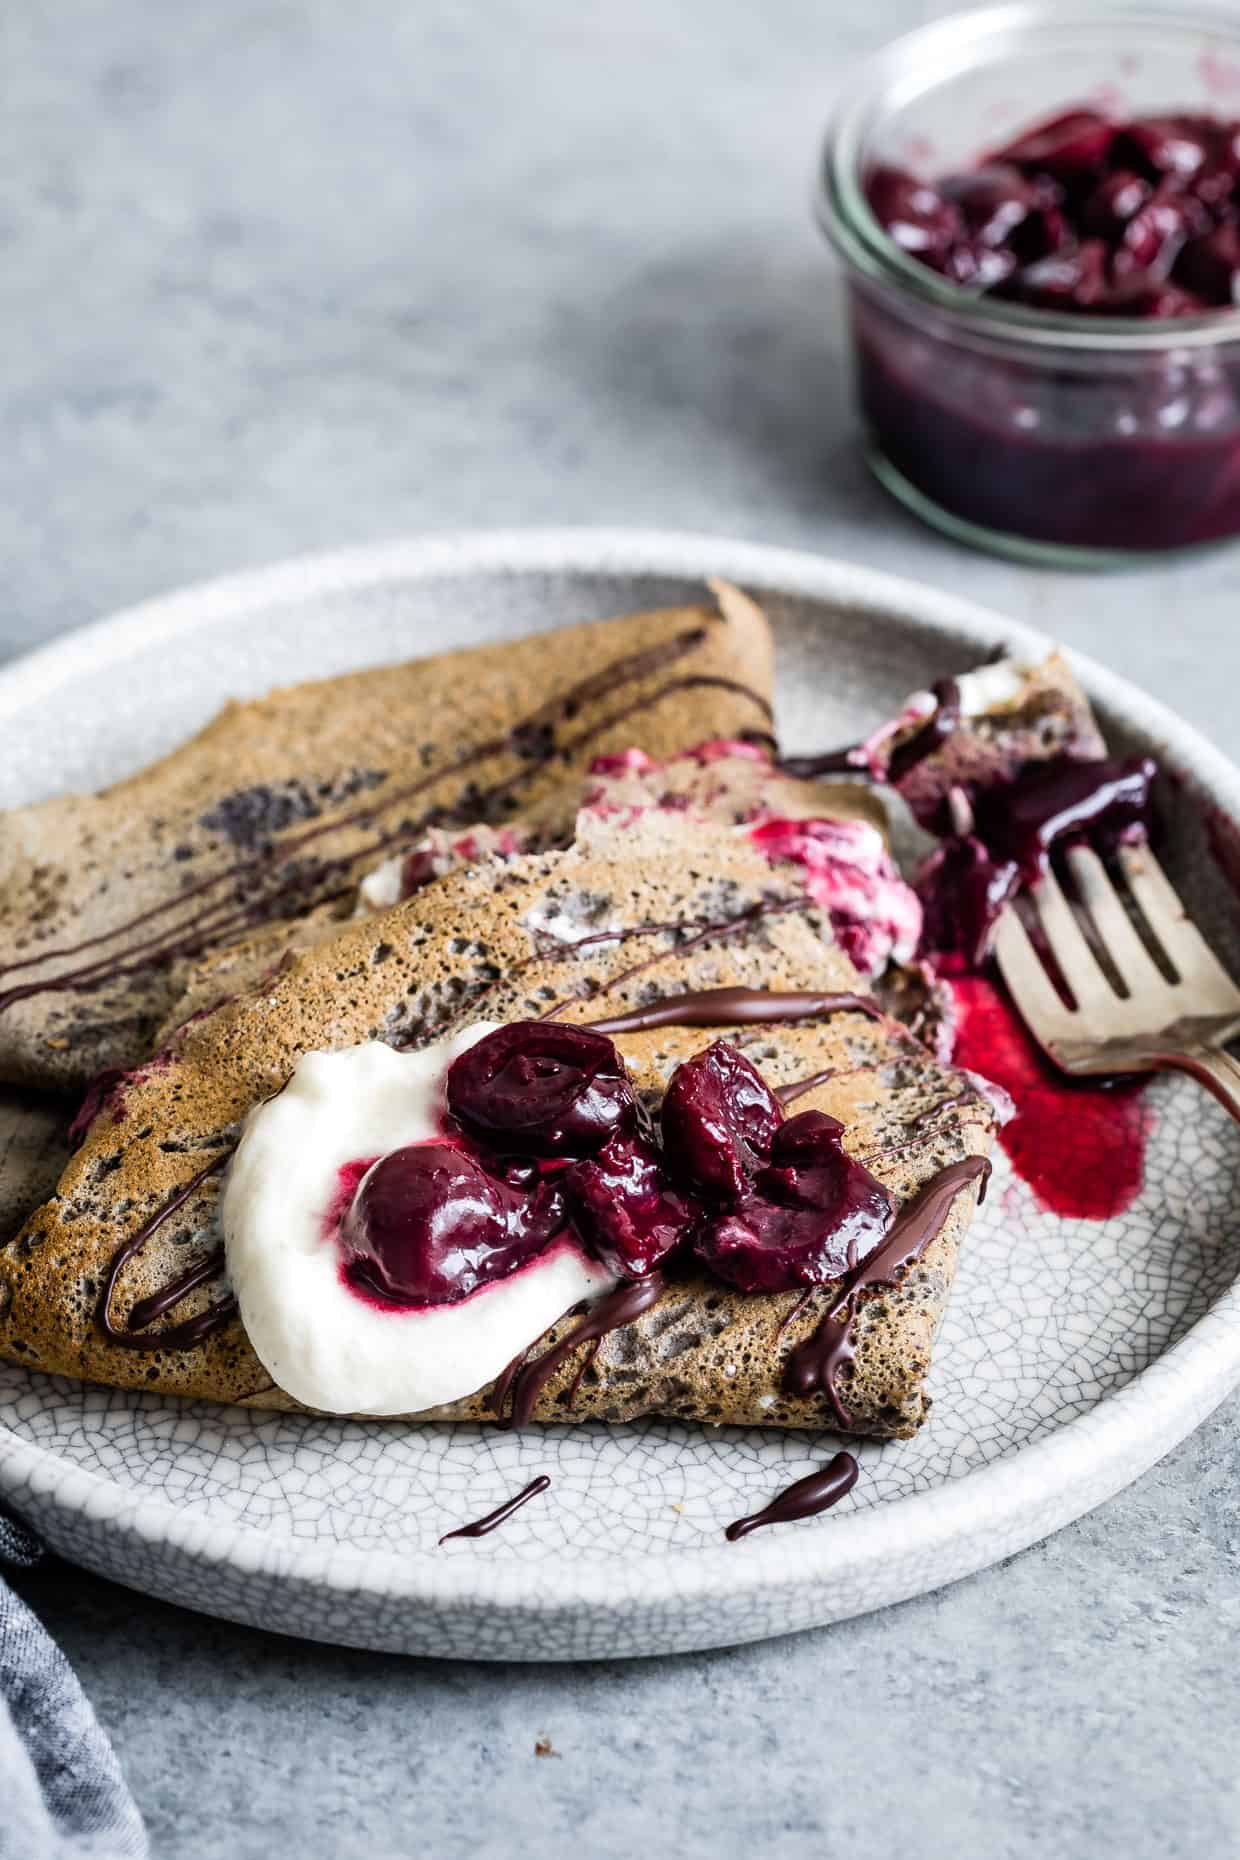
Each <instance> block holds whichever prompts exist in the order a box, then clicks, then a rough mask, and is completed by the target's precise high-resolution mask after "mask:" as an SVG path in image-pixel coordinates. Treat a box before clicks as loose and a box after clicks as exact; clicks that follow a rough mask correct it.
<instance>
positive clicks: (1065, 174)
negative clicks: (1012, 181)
mask: <svg viewBox="0 0 1240 1860" xmlns="http://www.w3.org/2000/svg"><path fill="white" fill-rule="evenodd" d="M1114 136H1115V126H1114V124H1113V123H1112V122H1111V121H1110V120H1109V119H1108V118H1107V117H1105V116H1101V115H1099V113H1098V111H1097V110H1066V111H1065V112H1064V113H1063V115H1062V116H1055V117H1052V118H1051V120H1050V121H1049V122H1046V123H1039V124H1037V125H1036V126H1035V127H1034V128H1033V129H1027V130H1026V131H1025V132H1024V134H1023V135H1020V136H1017V138H1016V140H1015V141H1014V142H1009V143H1008V145H1007V147H1006V148H1002V149H999V150H997V151H996V153H995V154H994V155H992V156H991V157H990V160H991V161H992V162H1010V163H1011V164H1012V165H1013V166H1014V167H1017V168H1023V169H1024V170H1025V171H1026V173H1033V174H1046V175H1051V176H1053V178H1054V179H1055V180H1057V181H1065V182H1067V181H1075V180H1077V179H1078V178H1079V177H1080V176H1081V175H1087V174H1090V173H1092V172H1093V171H1094V170H1095V169H1096V168H1099V167H1101V165H1102V163H1103V162H1104V161H1105V160H1106V157H1107V154H1108V152H1109V151H1110V147H1111V143H1112V141H1113V139H1114Z"/></svg>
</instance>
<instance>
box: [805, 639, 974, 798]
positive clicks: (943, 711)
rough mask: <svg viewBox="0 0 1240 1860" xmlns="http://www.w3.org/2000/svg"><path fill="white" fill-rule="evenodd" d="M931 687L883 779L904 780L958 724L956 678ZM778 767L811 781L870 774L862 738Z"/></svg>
mask: <svg viewBox="0 0 1240 1860" xmlns="http://www.w3.org/2000/svg"><path fill="white" fill-rule="evenodd" d="M988 662H989V661H988ZM930 689H931V691H932V692H933V693H934V698H935V707H934V709H933V710H932V711H931V713H930V715H929V716H928V717H927V718H926V721H925V722H924V723H923V724H922V726H921V728H920V729H918V730H916V731H914V733H913V735H912V736H910V737H907V738H906V739H905V741H904V742H903V743H898V744H897V745H896V747H895V748H894V749H893V750H892V752H891V755H890V758H889V759H888V763H887V771H886V780H887V781H889V782H890V783H892V784H893V785H895V784H897V783H899V782H901V781H903V780H904V777H905V776H906V775H908V774H910V773H911V772H912V770H913V769H915V768H916V767H917V765H918V763H919V762H924V761H925V759H926V757H927V756H931V755H933V754H934V752H935V750H936V749H941V748H942V746H943V744H944V743H945V742H946V741H947V739H948V737H949V736H951V735H952V733H953V732H954V731H955V730H956V729H957V728H958V726H959V723H960V686H959V685H958V684H957V683H956V680H955V679H954V678H940V679H939V680H938V682H937V683H936V684H933V685H931V687H930ZM778 768H779V771H780V773H781V774H783V775H791V776H794V777H795V778H796V779H798V780H801V781H812V780H813V779H814V777H815V776H817V775H851V776H852V777H853V778H854V780H856V781H865V780H866V779H867V778H870V777H872V775H873V770H872V769H871V767H870V763H869V759H868V757H867V755H866V745H865V742H864V741H862V742H859V743H847V744H846V745H845V746H844V748H843V749H829V750H828V751H827V753H826V754H825V755H822V756H783V757H781V759H780V761H779V763H778Z"/></svg>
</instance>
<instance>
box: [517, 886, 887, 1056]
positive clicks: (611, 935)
mask: <svg viewBox="0 0 1240 1860" xmlns="http://www.w3.org/2000/svg"><path fill="white" fill-rule="evenodd" d="M816 908H817V907H816V905H815V903H814V900H813V899H812V898H810V897H807V896H802V897H799V898H769V899H764V900H763V902H762V903H760V904H751V905H750V907H749V909H748V910H746V911H741V912H740V913H739V915H738V916H736V917H724V918H721V919H720V920H719V921H718V922H717V923H708V924H703V925H702V927H701V929H699V930H697V931H696V934H695V935H693V936H691V937H686V938H685V940H684V942H683V943H673V944H671V945H670V946H669V947H668V948H667V949H661V950H659V951H658V952H657V953H656V954H655V955H653V956H647V957H646V959H645V960H644V961H643V962H634V963H632V964H630V966H629V967H628V968H627V969H621V970H620V972H619V973H618V974H617V975H612V976H609V977H608V978H607V980H606V982H604V984H603V985H602V987H601V988H599V989H598V990H597V991H596V992H595V993H594V994H579V995H565V996H564V998H563V1000H561V1001H557V1002H556V1003H555V1005H554V1007H550V1008H548V1009H547V1011H546V1013H545V1014H540V1015H539V1017H538V1018H539V1019H540V1020H555V1019H556V1017H557V1015H560V1014H563V1013H564V1012H565V1011H566V1010H567V1009H568V1008H570V1007H572V1006H574V1004H575V1003H577V1002H589V1001H594V1000H602V999H603V998H604V997H605V996H607V995H609V994H611V993H612V992H613V991H614V990H615V989H617V988H620V987H622V986H623V985H624V983H625V982H631V981H632V980H633V978H634V976H637V975H645V973H646V972H647V970H649V969H653V968H656V967H657V966H658V965H659V963H661V962H669V961H670V960H671V958H672V957H673V956H683V955H685V954H686V952H687V951H689V950H691V949H698V948H700V947H701V945H702V944H703V943H709V942H711V941H713V939H714V938H715V937H726V936H737V935H739V934H740V933H741V932H742V931H744V930H749V929H752V927H753V926H754V925H755V924H756V923H759V922H760V921H761V920H762V918H764V917H779V916H783V915H785V914H786V913H788V912H790V911H811V910H814V909H816ZM695 921H696V920H690V921H688V922H682V923H667V924H634V925H633V926H632V927H630V928H625V929H621V930H600V931H598V932H597V933H596V934H595V935H593V936H589V937H581V938H580V939H579V940H578V941H577V942H576V943H574V944H573V945H572V947H571V950H569V951H566V952H565V953H566V956H570V955H573V954H575V953H576V951H577V950H579V949H584V948H586V947H587V946H588V945H589V944H591V943H626V942H628V940H629V938H630V937H635V936H652V935H655V934H657V933H659V932H666V933H668V934H672V933H675V932H677V931H680V930H687V929H690V928H693V927H694V924H695ZM756 992H758V993H762V992H763V991H762V990H758V991H756ZM876 1005H877V1004H876ZM878 1011H879V1012H880V1013H881V1009H879V1010H878ZM707 1024H709V1023H707Z"/></svg>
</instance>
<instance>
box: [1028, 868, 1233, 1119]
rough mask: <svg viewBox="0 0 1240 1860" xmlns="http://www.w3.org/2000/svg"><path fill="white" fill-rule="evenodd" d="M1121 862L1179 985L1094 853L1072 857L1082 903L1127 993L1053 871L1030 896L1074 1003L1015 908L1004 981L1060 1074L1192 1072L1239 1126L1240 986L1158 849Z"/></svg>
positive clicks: (1130, 887) (1138, 906)
mask: <svg viewBox="0 0 1240 1860" xmlns="http://www.w3.org/2000/svg"><path fill="white" fill-rule="evenodd" d="M1117 856H1118V861H1119V864H1120V867H1121V869H1122V871H1123V874H1124V879H1125V882H1126V884H1127V887H1128V890H1129V892H1130V893H1131V896H1132V899H1133V901H1134V902H1135V904H1136V906H1137V908H1138V910H1139V911H1140V913H1141V916H1142V917H1143V918H1144V920H1145V923H1146V924H1147V926H1148V928H1149V931H1150V934H1151V936H1152V937H1153V939H1154V941H1155V942H1156V943H1157V944H1158V946H1159V948H1160V949H1161V950H1162V952H1163V954H1164V956H1165V957H1166V960H1167V964H1168V966H1169V967H1170V968H1171V970H1172V971H1173V972H1174V974H1175V976H1176V980H1175V981H1174V982H1172V981H1169V980H1168V979H1167V977H1166V975H1164V974H1163V972H1162V970H1161V969H1160V967H1159V965H1158V964H1157V963H1156V962H1155V961H1154V958H1153V957H1152V956H1151V955H1150V952H1149V950H1148V949H1147V948H1146V946H1145V943H1144V941H1143V940H1142V938H1141V936H1140V935H1139V934H1138V932H1137V930H1136V929H1135V928H1134V927H1133V922H1132V919H1131V917H1130V916H1129V914H1128V911H1127V910H1126V909H1125V906H1124V904H1123V902H1122V900H1121V898H1120V895H1119V892H1118V891H1117V890H1116V888H1115V886H1114V885H1113V884H1112V882H1111V879H1110V876H1109V874H1108V872H1107V869H1106V867H1105V866H1104V864H1103V862H1102V860H1101V859H1100V858H1099V857H1098V855H1097V853H1096V852H1094V851H1093V850H1092V849H1091V848H1090V847H1086V846H1077V847H1072V848H1071V849H1070V850H1069V851H1068V852H1067V854H1066V855H1065V857H1066V860H1067V864H1068V868H1069V870H1070V872H1071V874H1072V879H1073V882H1074V884H1075V886H1076V890H1077V896H1078V899H1079V903H1080V905H1081V907H1082V908H1083V909H1084V911H1085V913H1086V915H1087V916H1088V918H1089V921H1090V924H1091V926H1092V928H1093V932H1094V935H1095V936H1096V938H1097V944H1098V947H1099V948H1100V949H1101V950H1102V951H1103V952H1105V956H1106V959H1107V962H1108V963H1109V964H1110V966H1111V967H1112V969H1113V970H1114V971H1115V975H1116V976H1117V977H1118V979H1119V981H1120V982H1121V983H1122V984H1123V992H1122V993H1121V991H1120V989H1119V988H1117V987H1116V986H1115V984H1114V982H1113V981H1112V979H1111V978H1110V977H1109V976H1108V975H1107V972H1106V970H1105V969H1104V967H1103V965H1102V963H1101V962H1099V960H1098V957H1097V955H1096V954H1095V951H1094V949H1093V948H1092V947H1091V944H1090V939H1089V938H1088V937H1087V936H1086V934H1085V932H1084V930H1083V929H1082V927H1081V923H1080V921H1079V919H1078V916H1077V913H1076V911H1075V910H1074V909H1073V907H1072V905H1071V904H1069V902H1068V900H1067V898H1066V897H1065V896H1064V893H1063V888H1062V887H1061V885H1060V884H1059V881H1058V880H1057V879H1056V878H1055V877H1054V875H1053V874H1052V873H1048V874H1047V875H1046V877H1045V878H1043V879H1040V880H1039V881H1038V883H1037V884H1036V885H1034V886H1032V887H1031V889H1030V891H1029V893H1028V896H1029V898H1030V899H1031V900H1032V902H1033V906H1034V908H1035V910H1036V912H1037V916H1038V922H1039V924H1040V926H1041V930H1042V934H1043V936H1044V937H1045V939H1046V943H1047V946H1048V948H1049V950H1050V953H1051V955H1052V956H1053V958H1054V960H1055V963H1056V965H1057V967H1058V969H1059V972H1060V974H1061V976H1062V978H1063V980H1064V981H1065V982H1066V983H1067V985H1068V988H1069V989H1070V991H1071V993H1072V997H1073V1000H1074V1001H1075V1004H1076V1005H1075V1007H1069V1006H1068V1005H1067V1003H1066V1002H1065V1001H1064V1000H1063V998H1062V996H1061V994H1060V992H1059V990H1058V989H1057V988H1056V986H1055V984H1054V982H1053V981H1052V980H1051V977H1050V975H1049V974H1048V972H1047V969H1046V966H1045V964H1044V963H1043V961H1042V958H1041V957H1040V956H1039V954H1038V952H1037V949H1036V948H1035V946H1034V943H1033V940H1032V939H1031V937H1030V935H1029V932H1028V931H1027V930H1026V928H1025V926H1024V924H1023V923H1022V922H1021V920H1020V917H1019V916H1018V915H1017V913H1016V910H1015V909H1014V908H1013V907H1012V906H1011V905H1009V906H1008V908H1007V909H1006V910H1005V911H1004V912H1003V915H1002V916H1001V917H1000V919H999V922H998V925H997V927H996V931H995V944H994V950H995V957H996V960H997V961H998V964H999V970H1000V973H1001V974H1002V976H1003V979H1004V981H1005V982H1006V983H1007V986H1008V988H1009V990H1010V991H1011V995H1012V998H1013V1000H1014V1001H1015V1003H1016V1005H1017V1007H1018V1008H1019V1009H1020V1012H1021V1014H1022V1015H1023V1016H1024V1018H1025V1020H1026V1021H1027V1023H1028V1025H1029V1029H1030V1031H1031V1033H1032V1034H1033V1036H1034V1038H1035V1039H1036V1040H1037V1042H1038V1044H1039V1045H1040V1046H1041V1047H1042V1049H1043V1051H1044V1052H1045V1053H1047V1054H1048V1056H1049V1057H1050V1058H1051V1059H1052V1060H1053V1061H1054V1063H1055V1064H1056V1065H1057V1066H1059V1067H1060V1068H1061V1070H1062V1071H1064V1072H1068V1073H1071V1074H1073V1075H1077V1076H1088V1075H1090V1074H1098V1073H1107V1072H1109V1073H1119V1072H1163V1071H1172V1072H1187V1073H1190V1074H1191V1075H1192V1077H1193V1078H1195V1079H1198V1080H1200V1082H1201V1083H1202V1084H1203V1085H1205V1086H1206V1087H1208V1089H1209V1090H1210V1091H1212V1092H1213V1093H1214V1095H1215V1097H1216V1098H1218V1099H1219V1100H1220V1101H1221V1102H1222V1103H1223V1104H1225V1105H1226V1107H1227V1109H1228V1110H1229V1111H1230V1112H1231V1114H1232V1116H1233V1117H1235V1118H1237V1119H1240V1061H1237V1060H1235V1059H1233V1058H1232V1056H1231V1054H1230V1053H1227V1052H1225V1051H1224V1050H1223V1046H1224V1042H1225V1041H1227V1040H1229V1039H1231V1038H1232V1037H1233V1036H1234V1035H1235V1034H1236V1033H1238V1032H1240V988H1237V986H1236V984H1235V983H1234V982H1233V981H1232V979H1231V977H1230V976H1229V975H1228V973H1227V971H1226V969H1224V967H1223V965H1222V963H1220V962H1219V960H1218V958H1217V956H1215V954H1214V952H1213V950H1211V948H1210V946H1209V944H1208V943H1207V942H1206V940H1205V938H1204V937H1203V936H1202V934H1201V932H1200V931H1199V930H1198V928H1197V926H1196V924H1194V923H1193V921H1192V919H1191V918H1190V917H1189V915H1188V912H1187V911H1186V910H1185V909H1184V906H1183V904H1182V903H1181V901H1180V898H1179V897H1178V895H1177V894H1176V891H1175V888H1174V887H1173V886H1172V884H1171V882H1170V880H1169V879H1168V877H1167V875H1166V873H1165V872H1164V871H1163V869H1162V867H1161V866H1160V865H1159V864H1158V861H1157V860H1156V859H1155V858H1154V855H1153V854H1152V853H1151V852H1150V850H1149V848H1148V847H1147V846H1122V847H1120V848H1119V851H1118V855H1117Z"/></svg>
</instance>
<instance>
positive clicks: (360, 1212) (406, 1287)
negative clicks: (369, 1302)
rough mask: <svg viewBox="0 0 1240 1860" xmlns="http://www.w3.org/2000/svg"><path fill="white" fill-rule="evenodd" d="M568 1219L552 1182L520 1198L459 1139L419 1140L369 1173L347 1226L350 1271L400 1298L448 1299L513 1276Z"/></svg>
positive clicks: (378, 1292) (369, 1288)
mask: <svg viewBox="0 0 1240 1860" xmlns="http://www.w3.org/2000/svg"><path fill="white" fill-rule="evenodd" d="M563 1225H564V1200H563V1196H562V1194H561V1193H560V1191H559V1190H558V1188H557V1187H556V1186H555V1185H554V1184H551V1183H544V1184H541V1185H540V1187H539V1189H538V1190H537V1192H536V1193H535V1194H534V1195H532V1196H523V1195H518V1194H515V1193H514V1192H513V1191H512V1190H511V1189H508V1188H506V1187H505V1185H504V1184H503V1183H501V1182H498V1181H496V1180H495V1179H494V1178H493V1177H492V1176H490V1175H488V1174H487V1172H486V1171H485V1170H484V1169H483V1168H482V1166H481V1165H480V1164H479V1163H478V1162H476V1161H475V1160H474V1159H473V1157H471V1156H469V1155H467V1154H466V1152H465V1151H464V1150H461V1149H457V1148H455V1147H454V1146H453V1145H452V1144H449V1143H411V1144H408V1145H407V1146H406V1147H405V1148H404V1149H399V1150H393V1151H391V1152H390V1154H388V1155H387V1156H383V1157H381V1158H380V1160H379V1161H378V1162H377V1163H375V1164H374V1166H373V1167H372V1168H371V1169H370V1170H369V1171H368V1172H367V1174H366V1175H365V1176H364V1177H363V1178H362V1182H361V1186H360V1187H359V1189H358V1192H357V1195H356V1197H355V1198H354V1200H353V1203H352V1205H351V1206H350V1208H349V1209H348V1211H347V1212H346V1214H345V1217H344V1220H343V1222H342V1224H341V1229H340V1238H341V1244H342V1248H343V1251H344V1255H345V1267H344V1270H345V1276H346V1278H347V1279H348V1280H349V1283H350V1284H351V1285H352V1286H353V1287H354V1289H355V1290H358V1291H362V1292H364V1293H369V1294H370V1295H371V1296H373V1297H377V1298H379V1299H381V1300H384V1301H389V1302H391V1303H394V1304H401V1305H438V1304H448V1303H451V1302H453V1301H454V1300H456V1299H459V1298H465V1297H467V1296H468V1294H469V1293H470V1292H472V1291H475V1290H476V1289H477V1288H478V1286H480V1285H486V1284H489V1283H490V1282H491V1281H493V1280H495V1279H502V1278H504V1277H506V1276H507V1274H508V1273H510V1272H512V1271H514V1270H515V1268H516V1267H517V1266H519V1265H521V1264H522V1263H523V1261H524V1260H525V1259H527V1258H529V1257H530V1256H531V1255H532V1254H533V1253H536V1252H538V1251H539V1249H540V1248H541V1247H543V1246H545V1245H546V1244H547V1242H548V1241H549V1240H550V1239H551V1238H552V1237H553V1236H554V1234H555V1233H556V1232H558V1231H559V1229H560V1228H561V1227H562V1226H563Z"/></svg>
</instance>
